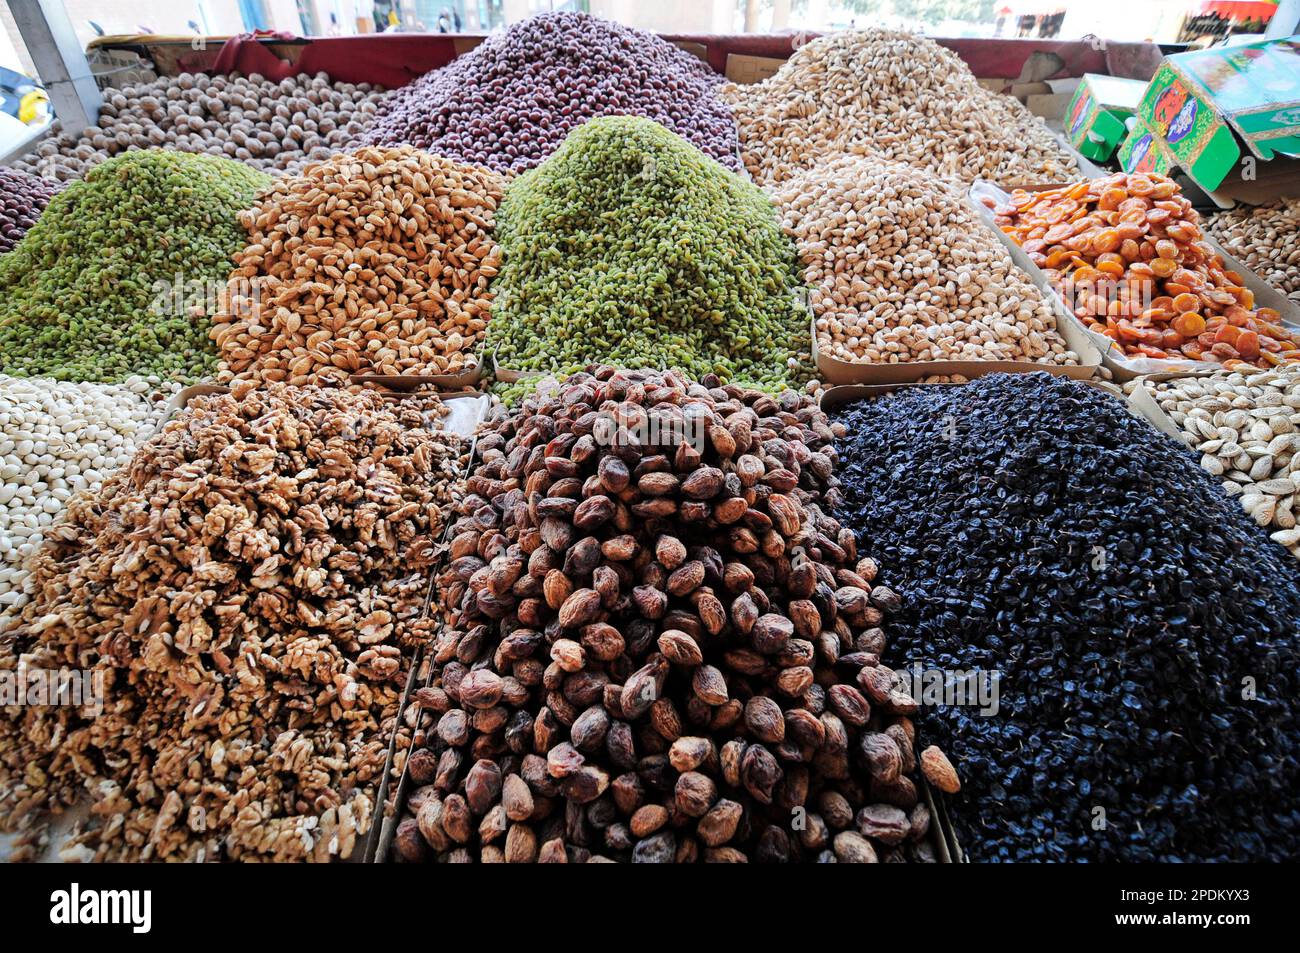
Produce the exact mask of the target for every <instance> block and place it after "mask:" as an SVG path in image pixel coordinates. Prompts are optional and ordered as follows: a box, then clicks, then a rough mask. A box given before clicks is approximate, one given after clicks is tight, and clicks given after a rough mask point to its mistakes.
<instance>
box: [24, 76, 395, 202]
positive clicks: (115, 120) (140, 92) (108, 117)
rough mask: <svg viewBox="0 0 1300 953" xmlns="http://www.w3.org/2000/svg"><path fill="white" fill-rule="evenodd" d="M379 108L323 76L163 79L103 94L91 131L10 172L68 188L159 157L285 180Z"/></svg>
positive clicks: (357, 90)
mask: <svg viewBox="0 0 1300 953" xmlns="http://www.w3.org/2000/svg"><path fill="white" fill-rule="evenodd" d="M383 98H384V93H383V92H382V91H381V90H379V89H377V88H375V87H372V86H370V84H368V83H362V84H360V85H359V86H354V85H353V84H351V83H333V82H331V81H330V78H329V77H328V76H327V75H326V74H325V73H317V74H316V75H315V76H307V75H305V74H304V75H301V76H295V77H292V78H290V79H283V80H280V81H279V82H278V83H277V82H275V81H273V80H269V79H266V78H264V77H262V76H259V75H257V74H256V73H255V74H253V75H252V76H240V75H239V74H238V73H232V74H230V75H228V76H222V75H217V76H208V75H207V74H205V73H193V74H191V73H181V74H180V75H179V76H162V77H159V78H158V79H156V80H154V81H153V82H151V83H140V84H138V85H134V86H124V87H123V88H122V89H109V90H105V91H104V102H103V105H101V106H100V108H99V121H98V122H99V124H98V125H96V126H91V127H89V128H88V129H86V130H84V131H83V132H81V133H80V135H77V136H71V135H68V136H61V137H59V138H58V139H47V140H45V141H44V142H43V143H41V145H40V146H39V147H37V149H36V151H35V152H33V153H32V154H31V155H29V156H27V157H25V158H22V159H19V160H17V161H16V162H15V163H14V165H16V166H17V167H18V168H21V169H24V170H26V171H28V172H32V173H35V174H37V175H41V176H44V177H45V178H48V179H57V180H59V181H62V182H66V181H70V180H72V179H79V178H82V177H84V176H85V174H86V173H87V172H89V171H90V170H91V169H93V168H94V167H95V166H97V165H99V163H101V162H103V161H104V160H105V159H108V158H110V157H112V156H115V155H118V154H120V153H122V152H126V151H128V150H133V149H151V148H155V147H156V148H161V149H168V150H171V151H175V152H196V153H206V154H208V155H214V156H225V157H226V158H228V159H239V160H241V161H243V162H247V163H248V164H249V165H251V166H254V167H256V168H259V169H266V170H268V171H272V170H283V169H289V170H292V169H293V168H295V167H297V166H300V165H301V164H302V163H304V162H306V161H308V160H313V159H326V158H328V157H329V156H330V155H331V154H333V153H335V152H337V151H338V150H340V149H346V148H348V147H349V146H350V145H351V144H352V143H354V142H356V141H357V139H358V137H359V136H360V134H361V133H362V131H363V130H364V129H365V128H366V127H367V126H368V125H369V124H370V121H371V119H372V117H373V116H374V114H375V109H376V107H377V106H378V105H379V103H380V102H381V101H382V100H383Z"/></svg>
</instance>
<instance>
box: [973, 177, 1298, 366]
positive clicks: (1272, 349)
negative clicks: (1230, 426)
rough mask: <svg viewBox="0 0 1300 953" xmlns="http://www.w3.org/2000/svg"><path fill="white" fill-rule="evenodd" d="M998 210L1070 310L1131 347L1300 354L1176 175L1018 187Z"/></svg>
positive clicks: (1174, 356) (1130, 350) (1188, 355)
mask: <svg viewBox="0 0 1300 953" xmlns="http://www.w3.org/2000/svg"><path fill="white" fill-rule="evenodd" d="M993 212H994V216H995V221H996V222H997V224H998V225H999V226H1000V227H1001V228H1002V230H1003V231H1004V232H1006V233H1007V234H1008V235H1010V236H1011V237H1012V238H1014V239H1015V240H1016V241H1017V242H1018V243H1019V244H1020V245H1021V247H1023V248H1024V249H1025V251H1026V252H1027V253H1028V255H1029V257H1030V260H1032V261H1033V262H1034V264H1036V265H1038V266H1039V267H1040V268H1042V269H1043V270H1044V272H1046V274H1047V276H1048V277H1049V278H1051V279H1052V280H1053V282H1054V283H1055V284H1056V285H1057V287H1058V288H1059V289H1060V291H1061V293H1062V295H1063V296H1064V297H1065V300H1066V302H1067V304H1069V305H1070V307H1072V308H1073V309H1074V313H1075V314H1076V315H1078V316H1079V318H1080V319H1082V320H1083V321H1084V323H1085V324H1086V325H1088V326H1089V327H1091V328H1092V329H1093V330H1095V331H1099V332H1100V333H1102V334H1104V335H1106V336H1107V337H1109V338H1110V339H1111V340H1113V341H1115V342H1117V343H1118V344H1119V346H1120V347H1121V348H1122V349H1123V351H1124V353H1125V354H1128V355H1132V356H1136V357H1148V358H1156V359H1159V360H1165V359H1171V360H1194V361H1212V362H1215V363H1220V364H1223V365H1224V366H1225V367H1229V368H1231V367H1237V366H1241V365H1243V364H1245V365H1253V366H1256V367H1272V366H1276V365H1278V364H1282V363H1283V362H1286V361H1294V360H1300V338H1297V336H1296V334H1295V333H1294V332H1293V331H1291V330H1290V329H1287V328H1285V327H1283V326H1282V324H1281V321H1280V320H1279V318H1280V316H1279V314H1278V312H1276V311H1274V310H1273V309H1272V308H1256V307H1255V294H1254V292H1252V291H1251V290H1250V289H1249V288H1246V287H1244V286H1243V285H1242V276H1241V275H1239V274H1237V273H1236V272H1233V271H1228V270H1226V266H1225V265H1224V262H1223V258H1222V257H1220V255H1219V254H1218V252H1216V251H1215V250H1214V249H1213V248H1211V247H1210V246H1209V245H1207V244H1206V243H1205V242H1204V241H1203V232H1202V229H1201V224H1200V216H1199V215H1198V214H1197V213H1196V211H1195V209H1193V208H1192V203H1191V202H1190V201H1189V200H1188V199H1187V198H1186V197H1185V196H1184V195H1182V194H1181V192H1180V191H1179V188H1178V186H1177V184H1175V183H1174V182H1173V180H1171V179H1167V178H1165V177H1164V176H1161V175H1143V174H1133V175H1127V174H1125V173H1123V172H1121V173H1118V174H1116V175H1112V176H1109V177H1107V178H1104V179H1086V180H1084V181H1082V182H1077V183H1074V184H1073V185H1067V186H1062V187H1061V188H1058V189H1048V190H1046V191H1042V192H1024V191H1021V190H1017V191H1016V192H1015V193H1014V194H1013V195H1012V196H1011V198H1010V200H1009V201H1008V202H1007V203H1006V204H1005V205H999V206H997V207H995V208H994V209H993Z"/></svg>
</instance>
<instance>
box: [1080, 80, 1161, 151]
mask: <svg viewBox="0 0 1300 953" xmlns="http://www.w3.org/2000/svg"><path fill="white" fill-rule="evenodd" d="M1145 91H1146V84H1145V83H1143V82H1141V81H1140V80H1136V79H1121V78H1119V77H1118V76H1102V75H1100V74H1098V73H1084V74H1083V77H1082V79H1080V81H1079V88H1078V89H1076V90H1075V92H1074V98H1073V99H1072V100H1070V105H1069V108H1067V109H1066V111H1065V137H1066V138H1067V139H1068V140H1069V142H1070V145H1072V146H1074V148H1076V149H1078V150H1079V151H1080V152H1081V153H1083V154H1084V155H1085V156H1087V157H1088V158H1089V159H1095V160H1097V161H1098V162H1105V161H1106V160H1108V159H1109V158H1110V157H1111V156H1113V155H1114V154H1115V150H1116V149H1118V148H1119V144H1120V143H1121V142H1123V141H1124V137H1125V135H1126V134H1127V133H1128V130H1127V129H1126V128H1125V126H1124V121H1125V120H1126V119H1128V117H1129V116H1132V115H1133V114H1134V113H1136V112H1137V108H1138V104H1139V103H1140V102H1141V101H1142V94H1143V93H1144V92H1145Z"/></svg>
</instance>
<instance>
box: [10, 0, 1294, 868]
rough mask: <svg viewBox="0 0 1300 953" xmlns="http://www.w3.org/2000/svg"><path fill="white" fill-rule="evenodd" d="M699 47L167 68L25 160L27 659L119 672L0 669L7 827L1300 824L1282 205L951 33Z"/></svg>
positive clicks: (1185, 856)
mask: <svg viewBox="0 0 1300 953" xmlns="http://www.w3.org/2000/svg"><path fill="white" fill-rule="evenodd" d="M400 41H401V38H395V39H394V40H393V41H392V42H397V43H400ZM326 45H328V44H326ZM261 48H262V47H261V45H260V44H254V45H253V46H250V45H249V44H248V43H247V42H245V41H242V40H240V41H236V42H233V43H232V44H231V45H230V47H229V48H228V50H226V51H224V52H223V53H222V54H220V56H222V57H225V58H226V60H227V61H228V64H227V65H228V66H230V67H233V64H234V62H235V61H236V60H239V59H240V58H241V57H244V56H246V55H249V53H248V51H249V50H252V49H261ZM356 48H357V49H360V48H361V47H356ZM438 48H439V49H441V46H439V47H438ZM701 51H702V53H703V56H704V58H705V59H706V60H707V61H708V62H707V63H706V62H703V61H701V58H700V57H697V56H694V55H692V52H700V51H692V50H691V49H689V48H686V49H684V48H682V47H681V45H675V44H674V43H671V42H668V41H666V40H664V39H663V38H660V37H657V36H654V35H652V34H648V33H644V32H643V31H637V30H632V29H629V28H625V27H621V26H617V25H615V24H612V23H608V22H605V21H601V20H599V19H597V18H592V17H589V16H586V15H582V14H570V13H561V14H544V15H541V16H538V17H535V18H532V19H530V20H528V21H526V22H525V23H523V24H519V25H516V26H514V27H511V28H510V29H509V30H506V31H503V32H502V33H501V34H499V35H494V36H493V37H491V38H489V39H487V40H486V41H485V42H483V43H481V44H477V45H474V46H472V48H471V47H466V48H464V49H459V50H458V51H457V52H458V53H460V54H461V55H458V56H457V57H456V58H454V59H451V60H450V61H449V62H447V63H442V62H439V63H430V64H428V65H429V69H430V70H431V71H429V72H427V73H424V74H423V75H420V76H418V77H415V76H407V77H401V79H411V80H413V81H412V82H409V83H404V82H403V83H385V84H384V85H386V86H398V87H399V88H396V89H394V90H392V91H385V90H384V89H381V88H379V87H378V86H377V85H375V84H374V83H371V82H357V81H356V80H357V77H355V76H351V77H348V76H346V75H342V74H341V75H337V76H334V78H331V77H330V76H329V75H325V74H319V75H299V76H289V77H284V78H281V77H278V76H275V78H269V77H271V76H273V75H274V74H273V73H272V72H268V74H267V75H246V76H240V75H236V74H233V73H229V74H222V73H213V74H211V75H208V74H204V73H181V74H179V75H175V76H164V77H161V78H159V79H157V80H156V81H150V82H148V83H138V84H134V85H132V86H129V87H124V88H122V89H118V90H110V91H108V93H107V95H106V96H105V102H104V107H103V109H102V111H101V114H100V116H99V119H98V124H97V125H96V126H93V127H91V128H89V129H86V130H65V131H64V132H65V134H64V135H61V136H60V137H59V138H56V139H51V140H49V141H47V142H45V143H44V144H42V145H41V146H40V147H38V149H37V150H36V151H35V152H34V153H33V154H32V155H30V156H28V157H25V158H23V159H22V160H20V161H19V162H18V163H17V168H15V169H6V170H0V212H2V215H0V478H3V481H4V482H3V483H2V484H0V682H3V681H4V679H5V678H6V677H10V676H12V675H14V674H16V673H18V672H20V671H23V672H25V671H27V670H30V669H35V670H38V671H53V670H54V669H56V668H58V667H59V666H61V665H75V666H76V667H77V669H78V670H79V671H84V672H85V673H86V674H88V675H89V676H91V677H97V678H99V679H100V682H99V684H100V686H101V689H102V693H101V694H100V695H97V696H95V697H94V698H92V700H91V702H90V703H78V704H43V703H42V704H27V703H26V700H25V699H18V698H16V697H14V696H12V695H6V696H5V698H4V700H3V703H2V704H0V708H3V717H0V827H3V828H5V831H6V833H5V839H4V840H3V841H0V849H3V851H4V853H5V855H6V857H8V858H11V859H35V858H37V857H40V856H46V857H56V858H58V859H63V860H101V861H102V860H127V861H152V860H191V861H198V860H203V861H228V860H238V861H253V860H275V861H286V860H303V861H322V862H329V861H340V860H351V861H369V860H377V861H383V862H388V861H397V862H403V863H412V862H434V863H470V862H472V863H497V862H507V863H522V862H529V863H531V862H545V863H551V862H562V863H584V862H641V863H682V862H718V863H741V862H821V863H831V862H833V863H874V862H891V863H899V862H919V863H926V862H936V861H938V862H948V861H956V860H963V859H969V860H975V861H996V860H1054V861H1062V860H1063V861H1085V860H1086V861H1094V860H1122V861H1149V860H1159V861H1172V860H1178V861H1184V860H1216V861H1217V860H1243V859H1282V858H1287V857H1293V856H1296V855H1297V854H1298V853H1300V845H1297V843H1296V842H1295V838H1296V831H1297V830H1300V823H1297V818H1298V817H1300V804H1297V802H1296V795H1295V793H1294V792H1295V790H1296V788H1297V782H1298V781H1300V777H1297V770H1296V764H1297V762H1296V757H1295V753H1294V752H1295V746H1296V741H1297V740H1300V738H1298V735H1300V709H1298V708H1297V707H1296V705H1297V702H1296V700H1295V699H1296V698H1297V697H1298V693H1297V691H1296V687H1297V686H1296V685H1295V684H1294V682H1295V672H1296V670H1297V666H1296V662H1297V661H1300V659H1297V654H1298V652H1300V649H1298V646H1297V636H1296V633H1297V631H1300V566H1298V565H1297V564H1296V562H1295V560H1294V558H1292V556H1293V555H1294V554H1296V553H1300V530H1298V529H1297V527H1296V526H1295V521H1296V516H1295V499H1294V498H1295V496H1296V493H1297V487H1298V486H1300V482H1297V480H1294V479H1292V477H1294V475H1295V473H1296V472H1297V467H1298V466H1300V457H1298V456H1297V455H1296V453H1295V451H1296V449H1297V446H1296V441H1295V440H1294V439H1293V438H1294V437H1295V430H1296V427H1297V426H1300V412H1297V406H1296V405H1297V402H1298V401H1300V396H1297V393H1296V387H1295V386H1294V385H1295V381H1294V380H1293V378H1294V377H1295V373H1296V372H1295V368H1296V367H1300V344H1297V342H1300V338H1297V337H1296V334H1297V333H1300V332H1297V330H1296V327H1297V326H1300V325H1295V324H1293V323H1291V318H1292V314H1293V310H1294V308H1293V304H1294V303H1293V302H1290V301H1289V300H1288V299H1287V297H1286V296H1287V295H1291V296H1292V297H1294V292H1295V289H1294V288H1293V287H1292V286H1291V284H1290V283H1289V277H1290V271H1293V270H1294V269H1293V268H1290V266H1291V265H1294V262H1292V261H1290V258H1293V257H1294V255H1293V254H1292V253H1291V252H1290V249H1289V246H1287V244H1286V241H1285V238H1284V236H1285V235H1286V234H1287V233H1288V229H1291V228H1292V226H1293V224H1294V223H1293V222H1292V221H1291V218H1289V217H1288V216H1290V215H1291V212H1292V211H1293V210H1292V209H1291V206H1290V205H1289V204H1288V203H1286V202H1279V203H1277V204H1276V205H1274V206H1271V207H1268V208H1265V209H1262V210H1260V211H1259V212H1258V213H1252V214H1237V215H1233V214H1228V215H1222V216H1220V217H1218V218H1216V219H1215V220H1214V221H1213V222H1211V223H1203V222H1202V221H1201V220H1200V219H1199V218H1198V217H1197V215H1196V214H1195V212H1194V211H1193V210H1192V208H1191V204H1190V201H1189V200H1188V199H1187V198H1185V197H1184V196H1183V195H1182V194H1181V193H1180V191H1179V190H1178V188H1177V186H1176V185H1174V183H1173V182H1172V181H1169V180H1165V179H1163V178H1161V177H1158V176H1143V175H1123V174H1118V175H1108V176H1104V177H1100V178H1096V179H1082V180H1081V179H1080V177H1081V176H1085V175H1092V174H1093V168H1092V167H1091V166H1089V165H1087V164H1086V163H1083V162H1081V161H1080V159H1079V157H1078V156H1077V154H1075V153H1074V152H1073V150H1072V149H1070V148H1069V147H1068V146H1066V145H1065V144H1064V143H1063V142H1062V140H1061V139H1060V137H1059V136H1057V135H1055V134H1054V133H1052V132H1051V131H1050V130H1049V129H1048V128H1047V127H1046V125H1045V124H1044V123H1042V122H1041V121H1040V120H1039V119H1037V118H1036V117H1034V116H1033V115H1031V114H1030V112H1029V111H1028V110H1027V109H1025V107H1024V106H1022V105H1021V104H1020V103H1019V102H1018V101H1016V100H1015V99H1013V98H1011V97H1008V96H1003V95H1001V94H999V93H995V92H993V91H991V90H989V89H988V88H986V87H985V86H983V85H981V84H980V83H979V82H978V81H977V80H976V78H975V73H974V72H972V70H971V69H969V68H968V67H967V65H966V63H964V62H963V60H962V58H961V57H960V56H958V55H956V54H954V53H953V52H952V50H951V49H950V48H948V47H947V46H946V45H944V44H939V43H935V42H933V41H930V40H928V39H925V38H923V37H917V36H913V35H909V34H906V33H901V32H898V31H892V30H867V31H844V32H840V33H836V34H833V35H829V36H824V37H820V38H815V39H813V40H812V42H810V43H807V44H805V45H801V46H800V47H799V48H798V49H797V50H795V51H792V55H788V56H787V55H783V56H782V57H781V59H782V60H783V62H782V63H781V64H780V65H772V68H771V70H770V71H769V72H770V75H769V76H768V78H767V79H765V80H763V81H761V82H754V83H737V82H734V81H731V82H728V81H725V80H724V77H723V75H722V71H721V70H719V69H718V65H717V63H714V62H713V58H714V53H715V52H716V50H714V49H712V48H711V47H710V45H709V44H707V43H704V44H701ZM786 52H791V51H786ZM303 53H304V57H305V59H304V61H303V62H304V63H307V62H310V61H311V55H308V53H307V51H305V50H304V51H303ZM200 59H204V60H205V62H206V59H205V58H204V57H200ZM345 73H346V71H345ZM981 75H983V74H981ZM348 78H350V79H352V80H353V82H346V81H345V79H348ZM732 79H734V77H732ZM33 176H35V177H36V178H33ZM1062 183H1064V184H1062ZM986 189H987V190H994V189H995V190H997V191H996V192H994V191H982V190H986ZM981 195H992V196H993V198H992V201H991V205H992V214H989V215H985V214H983V213H984V212H985V211H988V210H987V209H984V210H982V209H981V208H980V207H979V206H978V202H977V201H973V200H972V197H973V196H974V197H976V198H978V197H979V196H981ZM995 226H996V227H995ZM1211 234H1213V235H1218V236H1219V237H1220V238H1221V240H1222V241H1223V242H1224V244H1225V245H1228V246H1230V248H1231V250H1232V251H1233V252H1234V253H1237V254H1239V255H1240V256H1241V257H1242V258H1244V259H1245V260H1247V261H1248V262H1249V263H1250V265H1251V266H1252V267H1256V268H1258V269H1259V270H1260V272H1261V274H1260V276H1256V275H1254V274H1251V273H1249V272H1246V271H1245V270H1244V269H1242V268H1239V267H1237V266H1236V264H1235V263H1234V262H1232V261H1231V260H1229V259H1226V258H1223V257H1222V256H1223V251H1222V249H1220V248H1219V246H1218V245H1216V244H1214V243H1213V242H1212V241H1211V238H1210V236H1211ZM1289 269H1290V271H1289ZM1111 279H1113V280H1114V282H1115V284H1116V286H1117V289H1118V291H1117V293H1116V294H1115V295H1114V296H1112V297H1111V298H1104V296H1103V292H1102V291H1099V289H1098V287H1097V282H1098V281H1104V280H1111ZM1266 282H1272V283H1273V284H1274V285H1275V286H1276V287H1275V288H1272V289H1271V290H1270V288H1269V286H1268V285H1267V284H1266ZM1144 295H1145V296H1146V297H1143V296H1144ZM1139 303H1141V305H1142V306H1141V307H1138V304H1139ZM1085 327H1086V328H1087V330H1085ZM1090 332H1091V333H1090ZM1098 345H1100V346H1101V347H1102V348H1104V349H1105V350H1104V353H1103V351H1102V350H1101V349H1099V347H1098ZM1142 361H1150V362H1155V363H1152V364H1144V363H1139V362H1142ZM1174 361H1178V362H1183V363H1177V364H1174V363H1173V362H1174ZM1193 362H1195V363H1193ZM1150 370H1160V371H1164V372H1166V373H1162V374H1157V375H1152V376H1144V377H1141V378H1139V379H1138V380H1137V381H1136V382H1135V383H1130V388H1129V390H1130V393H1129V394H1127V395H1125V394H1123V393H1122V392H1121V391H1120V389H1119V388H1118V387H1117V386H1115V385H1114V384H1113V383H1111V379H1112V378H1114V379H1117V380H1127V379H1128V378H1130V377H1133V376H1135V375H1137V374H1139V373H1140V372H1143V371H1150ZM1003 371H1014V372H1016V373H1013V374H1006V373H1001V372H1003ZM1042 371H1047V372H1048V373H1042ZM1170 371H1175V372H1177V373H1173V374H1171V373H1169V372H1170ZM1179 374H1181V375H1182V376H1178V375H1179ZM868 380H875V381H890V382H897V383H902V384H905V385H907V386H903V387H901V388H898V389H897V390H896V391H893V392H891V393H889V394H888V395H885V394H884V392H883V391H872V392H870V393H869V394H867V395H866V397H867V398H868V399H862V400H857V399H854V400H852V401H849V402H843V401H837V400H836V399H832V397H827V398H826V399H827V402H828V404H827V407H826V409H825V410H823V409H822V407H821V405H820V404H819V397H821V396H822V395H824V394H826V393H827V392H826V387H827V386H828V385H830V384H837V383H840V382H842V381H853V382H862V381H868ZM938 381H943V382H945V384H946V386H939V385H938V383H937V382H938ZM932 382H933V383H934V386H930V385H931V383H932ZM186 385H196V386H188V387H187V386H186ZM464 387H482V388H483V392H482V393H480V392H478V391H473V392H471V393H469V394H461V395H459V396H458V395H457V393H455V392H457V391H460V390H461V389H462V388H464ZM182 388H185V389H184V390H182ZM178 392H179V394H178ZM831 393H832V394H833V392H831ZM841 396H842V395H841ZM856 396H862V395H861V394H858V395H855V397H856ZM1126 400H1127V403H1126V402H1125V401H1126ZM1139 416H1145V417H1146V422H1144V421H1143V420H1140V419H1138V417H1139ZM1148 422H1149V423H1150V424H1152V425H1153V426H1148ZM480 425H481V426H480ZM155 430H156V432H155ZM1171 438H1172V439H1171ZM1188 448H1192V451H1194V452H1189V449H1188ZM1270 536H1271V537H1272V538H1271V539H1270V538H1269V537H1270ZM1284 548H1285V549H1287V550H1290V553H1291V554H1290V555H1289V554H1288V553H1287V552H1284V551H1283V550H1284ZM1243 672H1245V673H1249V678H1251V679H1252V685H1251V689H1250V694H1249V697H1247V694H1244V693H1242V692H1239V691H1238V690H1237V682H1238V681H1239V680H1240V678H1241V677H1242V673H1243ZM971 673H974V674H975V675H976V676H977V682H971V683H970V685H969V687H971V688H972V690H974V696H973V698H974V702H975V703H974V704H972V702H971V698H969V697H966V698H964V699H963V698H957V697H950V694H951V693H950V690H951V689H952V688H953V686H954V684H956V683H957V682H960V681H961V680H962V679H965V678H966V676H967V675H970V674H971ZM985 676H986V677H987V678H986V680H985V681H983V682H978V677H985ZM981 686H982V687H981ZM929 689H934V690H935V691H937V692H938V696H937V698H932V697H930V696H929V695H927V691H928V690H929ZM985 689H987V690H988V691H987V692H985ZM945 692H949V694H945ZM1238 696H1240V697H1238ZM47 700H48V699H47ZM1098 817H1101V818H1102V819H1103V821H1104V823H1102V824H1101V825H1100V826H1098V824H1097V819H1098ZM51 819H53V820H54V821H55V829H56V831H55V832H56V834H57V836H55V837H50V836H48V834H49V831H48V829H47V828H46V827H45V826H44V825H46V824H47V823H48V822H49V821H51Z"/></svg>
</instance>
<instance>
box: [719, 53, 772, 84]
mask: <svg viewBox="0 0 1300 953" xmlns="http://www.w3.org/2000/svg"><path fill="white" fill-rule="evenodd" d="M784 65H785V60H783V59H778V58H777V57H775V56H748V55H745V54H743V53H728V54H727V74H726V75H727V79H729V80H731V81H732V82H733V83H761V82H762V81H763V80H765V79H767V78H768V77H769V76H771V75H773V74H774V73H775V72H776V71H777V70H779V69H780V68H781V67H782V66H784Z"/></svg>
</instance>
